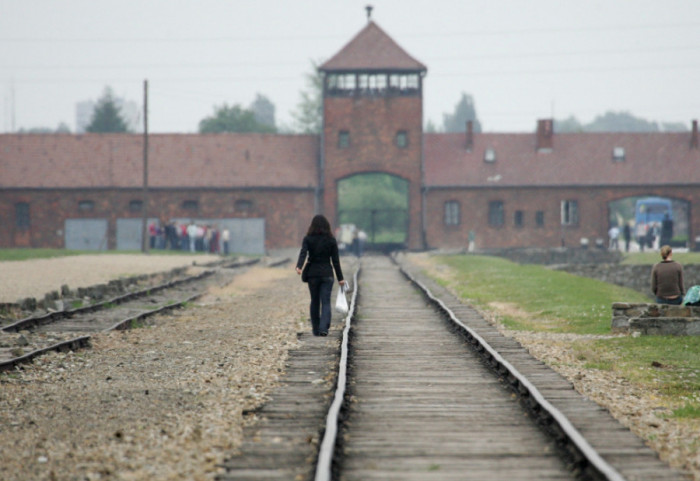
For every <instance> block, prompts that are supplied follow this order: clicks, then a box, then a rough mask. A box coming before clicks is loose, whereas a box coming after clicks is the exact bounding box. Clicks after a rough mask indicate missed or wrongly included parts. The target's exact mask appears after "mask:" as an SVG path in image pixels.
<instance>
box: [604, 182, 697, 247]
mask: <svg viewBox="0 0 700 481" xmlns="http://www.w3.org/2000/svg"><path fill="white" fill-rule="evenodd" d="M608 213H609V218H608V224H609V227H610V228H611V229H612V228H614V227H617V228H618V229H619V243H618V245H617V246H618V248H619V250H621V251H628V252H635V251H645V250H658V249H659V247H660V246H662V245H665V244H668V245H670V246H671V247H674V248H685V247H688V246H689V245H690V202H688V201H686V200H683V199H677V198H673V197H663V196H658V195H641V196H630V197H624V198H621V199H617V200H614V201H611V202H609V203H608ZM625 231H627V232H629V237H630V240H629V242H626V240H625ZM611 247H613V246H611Z"/></svg>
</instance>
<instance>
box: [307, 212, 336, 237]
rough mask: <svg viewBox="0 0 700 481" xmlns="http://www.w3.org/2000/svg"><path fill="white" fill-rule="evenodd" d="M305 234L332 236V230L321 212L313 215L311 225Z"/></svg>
mask: <svg viewBox="0 0 700 481" xmlns="http://www.w3.org/2000/svg"><path fill="white" fill-rule="evenodd" d="M306 235H327V236H329V237H333V231H332V230H331V224H330V222H328V219H326V218H325V217H324V216H322V215H321V214H318V215H315V216H314V218H313V219H311V225H310V226H309V230H308V232H307V233H306Z"/></svg>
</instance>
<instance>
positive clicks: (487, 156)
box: [484, 148, 496, 163]
mask: <svg viewBox="0 0 700 481" xmlns="http://www.w3.org/2000/svg"><path fill="white" fill-rule="evenodd" d="M484 162H489V163H491V162H496V150H495V149H490V148H489V149H486V150H484Z"/></svg>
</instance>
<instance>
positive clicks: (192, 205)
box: [182, 200, 199, 212]
mask: <svg viewBox="0 0 700 481" xmlns="http://www.w3.org/2000/svg"><path fill="white" fill-rule="evenodd" d="M182 209H183V210H190V211H193V212H195V211H197V210H199V202H197V201H196V200H184V201H182Z"/></svg>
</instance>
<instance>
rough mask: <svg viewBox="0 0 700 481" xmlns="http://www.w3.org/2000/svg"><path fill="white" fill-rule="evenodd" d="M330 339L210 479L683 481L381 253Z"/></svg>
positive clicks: (300, 364) (306, 358)
mask: <svg viewBox="0 0 700 481" xmlns="http://www.w3.org/2000/svg"><path fill="white" fill-rule="evenodd" d="M332 335H333V336H335V337H334V338H333V339H330V337H329V341H328V342H326V343H324V344H320V345H319V344H313V343H315V342H317V341H315V340H314V339H312V338H309V339H308V341H309V343H308V344H309V345H308V347H306V348H304V350H303V353H302V354H301V355H300V356H299V360H298V361H297V360H296V357H295V356H292V358H291V359H292V360H291V362H290V366H289V373H288V376H289V379H288V380H287V381H286V385H283V386H282V387H281V388H280V390H279V392H277V393H274V394H273V395H272V401H271V402H270V403H269V405H267V406H265V407H263V408H262V409H261V410H260V411H259V412H258V413H256V415H258V416H259V417H260V419H261V424H260V425H259V426H258V428H256V429H255V430H254V431H253V432H251V433H250V434H251V435H253V436H255V441H254V442H249V443H247V444H246V445H245V446H244V447H243V448H242V450H241V451H242V453H241V454H240V455H239V456H235V457H232V458H231V459H230V460H228V461H227V462H226V463H225V465H224V468H225V469H226V473H225V474H223V475H221V476H220V477H219V478H218V479H219V480H220V481H224V480H233V479H236V480H243V479H250V480H253V479H255V480H258V479H270V480H272V479H314V480H316V481H325V480H344V481H351V480H352V481H354V480H426V479H427V480H430V479H435V480H451V479H455V480H456V479H459V480H472V479H473V480H477V479H478V480H509V481H510V480H530V479H531V480H543V479H547V480H555V479H556V480H560V479H561V480H563V479H591V480H610V481H612V480H614V481H620V480H630V481H632V480H640V481H641V480H649V481H650V480H660V479H663V480H681V479H683V477H682V476H681V475H680V474H679V473H677V472H676V471H673V470H671V469H670V468H668V467H667V466H666V465H665V464H663V463H662V462H661V461H659V459H658V457H657V456H656V454H655V453H654V452H653V451H651V450H650V449H649V448H647V447H646V446H644V444H643V442H642V441H641V440H639V439H638V438H637V437H636V436H634V435H633V434H632V433H631V432H629V431H628V430H627V429H626V428H624V427H622V426H621V425H620V424H619V423H618V422H617V421H616V420H614V419H613V418H612V417H611V416H610V415H609V413H607V411H605V410H603V409H601V408H600V407H598V406H597V405H595V404H594V403H593V402H591V401H589V400H586V399H584V398H583V397H582V396H580V395H579V394H578V393H576V391H575V390H573V387H572V386H571V384H570V383H568V381H566V380H565V379H563V378H561V377H560V376H559V375H558V374H556V373H555V372H554V371H552V370H551V369H549V368H548V367H547V366H545V365H544V364H542V363H541V362H538V361H537V360H535V359H534V358H532V357H531V356H530V355H529V354H528V353H527V352H526V351H525V350H524V349H523V348H522V347H520V346H519V345H518V344H517V343H516V342H515V341H513V340H512V339H508V338H504V337H503V336H501V335H500V334H499V333H498V332H497V331H496V329H495V328H494V327H493V326H491V325H489V324H488V323H487V322H486V321H485V320H484V319H483V318H481V316H479V315H478V313H476V312H475V311H474V310H473V309H471V308H469V307H468V306H465V305H463V304H461V303H460V302H459V301H458V300H456V299H455V298H454V297H451V295H450V294H449V293H447V292H446V291H444V289H443V290H441V288H440V286H437V285H436V284H434V283H431V282H430V281H429V280H427V279H425V278H423V277H422V276H419V275H416V274H415V273H412V272H411V271H410V270H409V269H404V270H401V271H400V270H399V268H398V267H397V266H396V265H394V264H393V263H392V262H391V260H390V259H389V258H382V257H366V258H364V259H363V262H362V268H361V275H360V279H359V281H357V280H356V285H355V290H354V292H353V297H352V302H351V312H350V314H348V316H347V317H346V318H345V319H344V321H343V330H342V333H340V332H339V330H338V329H335V330H334V331H333V332H332ZM330 348H333V349H335V351H334V353H333V354H331V353H329V349H330ZM323 364H325V365H332V366H333V368H332V369H333V371H334V372H335V373H336V377H335V387H334V388H330V387H329V388H328V389H327V391H324V390H322V389H321V388H320V387H319V385H318V384H317V383H316V380H317V379H318V376H319V375H318V372H317V370H318V366H319V365H323ZM311 373H313V374H311ZM309 433H312V434H309ZM316 436H317V437H318V439H317V440H316ZM313 446H316V447H317V448H313ZM312 451H313V452H312ZM309 459H315V462H314V463H313V466H311V465H310V464H311V463H310V462H309Z"/></svg>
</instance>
